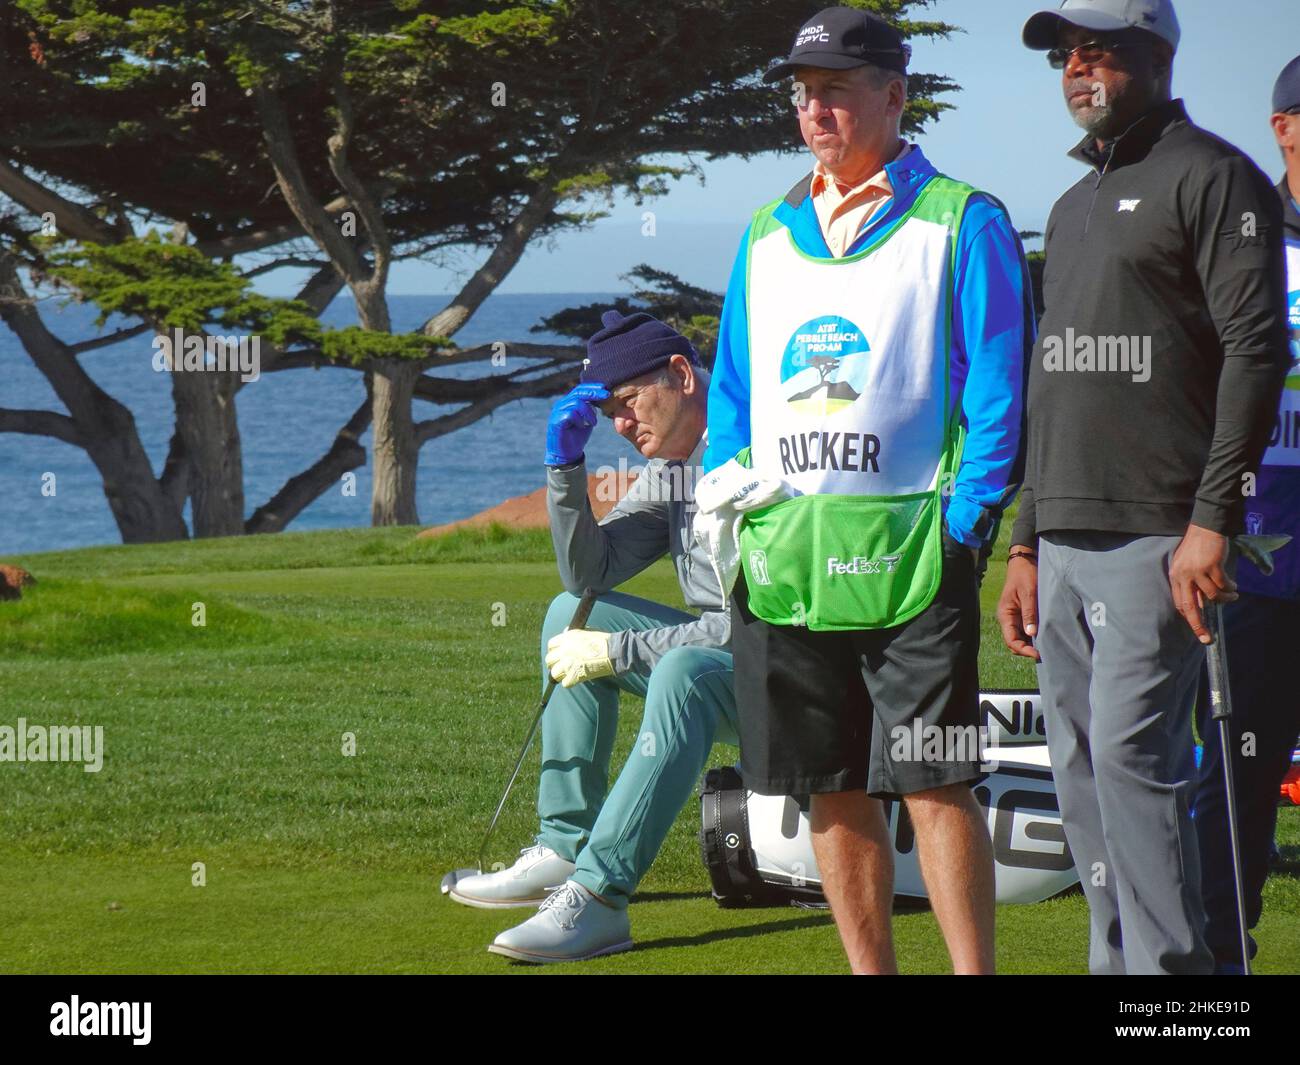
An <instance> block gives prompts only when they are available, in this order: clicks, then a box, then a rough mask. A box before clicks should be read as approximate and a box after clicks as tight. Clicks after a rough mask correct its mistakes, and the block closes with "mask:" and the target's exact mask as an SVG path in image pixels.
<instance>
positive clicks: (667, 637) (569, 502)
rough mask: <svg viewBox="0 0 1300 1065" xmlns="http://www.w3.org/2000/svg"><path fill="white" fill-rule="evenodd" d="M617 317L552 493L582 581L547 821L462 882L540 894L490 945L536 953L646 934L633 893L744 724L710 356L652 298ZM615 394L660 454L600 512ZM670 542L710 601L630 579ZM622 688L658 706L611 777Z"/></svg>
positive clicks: (560, 558) (564, 614)
mask: <svg viewBox="0 0 1300 1065" xmlns="http://www.w3.org/2000/svg"><path fill="white" fill-rule="evenodd" d="M601 321H602V324H603V328H601V329H600V330H599V331H598V332H597V333H596V334H595V335H593V336H592V337H591V339H590V340H589V341H588V342H587V354H588V358H587V360H586V364H585V367H584V369H583V371H582V375H581V379H580V383H579V384H578V386H577V387H576V388H574V389H573V390H572V391H571V392H569V393H568V394H567V395H565V396H563V397H562V398H561V399H560V400H558V401H557V402H556V404H555V407H554V409H553V411H552V413H551V419H550V423H549V425H548V427H547V436H546V459H545V461H546V466H547V475H546V487H547V491H546V503H547V510H548V512H549V515H550V523H551V536H552V539H553V540H554V544H555V556H556V561H557V562H558V564H559V570H560V578H561V580H562V582H563V584H564V587H565V589H566V590H565V591H564V592H563V593H561V594H560V595H558V596H556V598H555V600H554V601H553V602H552V603H551V607H550V610H549V611H548V613H547V615H546V621H545V623H544V624H543V626H542V641H541V654H542V657H543V659H544V662H545V664H544V667H543V677H542V680H543V683H544V682H545V680H546V678H547V676H548V675H549V676H550V677H554V678H555V679H556V680H558V681H560V684H561V687H558V688H557V689H556V690H555V692H554V694H553V695H552V696H551V700H550V702H549V703H548V704H547V707H546V711H545V713H544V715H543V718H542V773H541V782H540V784H539V786H538V792H537V815H538V820H539V829H538V833H537V836H536V839H535V841H534V843H533V844H532V845H531V846H529V847H526V848H524V849H523V850H522V851H521V852H520V855H519V859H518V860H517V861H516V862H515V863H514V864H513V865H512V866H510V867H509V868H507V869H504V870H501V871H499V872H494V873H483V874H480V875H478V876H471V877H467V878H465V879H462V880H460V881H458V882H457V883H456V884H455V885H454V886H453V888H452V889H451V891H450V895H451V897H452V898H453V899H455V900H456V901H457V902H461V903H464V904H466V905H469V906H478V907H484V908H498V907H528V908H532V909H537V910H538V912H537V913H536V914H535V915H534V916H533V917H531V918H529V919H528V920H527V921H525V922H523V923H522V924H520V925H518V926H517V927H515V928H511V929H510V930H508V931H506V932H503V933H501V935H499V936H497V938H496V940H495V942H494V943H493V944H492V945H491V946H490V947H489V948H488V949H489V950H490V951H492V952H493V953H495V954H503V955H505V956H506V957H509V958H515V959H517V960H521V961H532V962H558V961H581V960H584V959H587V958H594V957H597V956H599V955H603V954H612V953H614V952H616V951H621V950H627V949H628V948H630V947H631V946H632V939H631V931H630V927H631V926H630V922H629V919H628V913H627V906H628V900H629V898H630V896H631V895H632V893H633V891H635V890H636V886H637V884H638V883H639V882H640V880H641V878H642V877H643V876H644V875H645V873H646V870H647V869H649V868H650V864H651V862H653V861H654V857H655V855H656V854H657V853H658V851H659V847H660V845H661V844H662V843H663V840H664V837H665V836H666V835H667V833H668V830H669V828H670V827H671V826H672V823H673V820H674V818H676V816H677V814H678V813H679V812H680V811H681V809H682V806H683V805H684V804H685V803H686V801H687V799H688V798H690V796H691V795H692V793H693V790H694V787H695V783H696V781H697V780H698V779H699V776H700V773H701V772H702V770H703V769H704V764H705V761H706V760H707V758H708V755H709V751H710V749H711V748H712V746H713V743H714V740H715V739H716V740H720V741H722V742H725V743H731V744H735V743H736V742H737V740H736V734H735V725H734V721H735V699H734V696H733V693H732V685H731V654H730V652H729V651H728V649H727V645H728V642H729V640H730V633H731V624H730V619H729V617H728V614H727V606H726V601H725V598H724V596H723V594H722V591H721V588H720V587H719V584H718V579H717V577H716V576H715V575H714V571H713V569H712V567H711V565H710V562H709V558H708V556H707V554H705V552H704V549H703V548H702V547H700V546H699V545H697V544H696V542H695V538H694V535H693V531H692V522H693V520H694V514H695V506H694V502H693V485H694V482H695V480H696V477H697V475H698V472H699V462H700V458H701V455H702V453H703V450H704V446H705V435H704V427H705V415H706V409H707V408H706V402H707V400H706V396H707V392H708V383H709V374H708V372H707V371H706V370H705V369H704V367H703V365H702V363H701V361H700V357H699V355H698V353H697V352H696V350H695V348H694V347H693V346H692V345H691V343H690V341H688V340H687V339H686V338H685V337H683V336H681V335H680V334H679V333H677V332H676V331H675V330H673V329H672V328H670V327H669V326H667V325H665V324H664V323H662V322H660V321H657V320H656V319H654V318H652V317H651V316H650V315H648V314H643V313H637V314H632V315H628V316H626V317H625V316H624V315H622V314H620V313H619V312H618V311H615V310H610V311H606V312H605V313H604V315H603V316H602V318H601ZM598 410H599V411H600V412H602V413H604V414H605V415H606V416H607V417H610V418H612V420H613V423H614V429H615V430H616V431H617V432H618V434H619V435H620V436H622V437H623V438H624V439H626V440H627V441H628V442H629V443H631V444H632V445H633V446H634V447H636V449H637V450H638V451H639V452H640V453H641V454H642V455H643V456H644V457H645V458H646V459H648V460H649V462H648V463H647V465H646V468H645V470H644V472H643V473H641V474H640V476H638V477H637V479H636V480H635V481H634V482H633V485H632V487H631V488H630V489H629V490H628V492H627V494H626V495H625V496H624V497H623V499H621V500H620V501H619V502H618V503H617V504H616V505H615V506H614V508H613V509H612V510H611V511H610V513H609V514H608V515H606V516H605V518H604V519H603V520H602V521H600V522H599V523H598V522H597V521H596V519H595V517H594V516H593V514H592V511H591V504H590V502H589V500H588V479H587V466H586V462H585V457H584V449H585V448H586V445H587V441H588V440H589V439H590V437H591V433H592V430H593V428H594V427H595V425H596V422H597V420H598V418H597V411H598ZM664 555H668V556H669V557H671V559H672V562H673V566H674V567H675V569H676V571H677V578H678V581H679V582H680V584H681V589H682V596H683V598H684V600H685V602H686V604H687V605H688V606H690V607H691V608H692V609H694V610H698V611H700V612H701V613H700V614H699V615H698V616H694V615H692V614H688V613H685V612H683V611H681V610H677V609H674V608H672V607H668V606H664V605H663V604H660V603H655V602H651V601H649V600H647V599H641V598H638V597H636V596H632V595H626V594H623V593H621V592H615V591H613V590H612V589H614V588H617V587H618V586H619V585H621V584H623V583H624V582H625V581H627V580H629V579H630V578H632V577H634V576H636V575H637V574H638V573H640V572H641V571H642V570H644V569H646V568H647V567H648V566H650V565H651V564H652V563H654V562H656V561H657V560H658V559H660V558H662V557H663V556H664ZM586 588H591V589H593V590H595V591H597V592H599V593H601V594H600V595H599V598H598V599H597V600H596V603H595V606H594V608H593V609H592V612H591V617H590V619H589V621H588V624H587V627H586V628H585V629H577V630H568V631H564V627H565V625H566V624H567V623H568V622H569V620H570V619H571V618H572V616H573V613H574V610H575V607H576V606H577V603H578V598H577V597H578V596H579V595H581V593H582V591H583V590H584V589H586ZM622 692H633V693H635V694H636V695H640V696H643V697H644V698H645V713H644V716H643V717H642V720H641V725H640V728H639V729H638V731H637V740H636V743H635V745H634V746H633V748H632V752H631V754H630V755H629V757H628V761H627V763H626V765H625V766H624V767H623V770H622V772H620V773H619V775H618V779H617V780H616V781H615V782H614V786H613V787H612V788H610V789H609V793H608V795H607V794H606V785H607V781H608V777H609V768H610V758H611V755H612V751H613V747H614V738H615V733H616V731H617V726H618V714H619V696H620V693H622ZM539 903H540V904H541V905H540V909H539V908H538V904H539Z"/></svg>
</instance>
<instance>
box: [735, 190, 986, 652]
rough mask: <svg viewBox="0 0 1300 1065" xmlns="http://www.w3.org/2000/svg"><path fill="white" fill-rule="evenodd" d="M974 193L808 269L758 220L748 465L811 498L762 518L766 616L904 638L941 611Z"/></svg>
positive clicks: (929, 208)
mask: <svg viewBox="0 0 1300 1065" xmlns="http://www.w3.org/2000/svg"><path fill="white" fill-rule="evenodd" d="M974 191H975V190H974V189H972V188H971V187H970V186H969V185H965V184H962V183H960V182H956V181H953V180H952V179H950V178H947V177H944V176H942V175H935V176H934V177H932V178H931V179H930V180H929V181H927V182H926V184H925V185H924V186H923V187H922V189H921V191H920V192H919V193H918V194H917V196H916V199H915V201H914V202H913V204H912V206H911V208H910V209H909V210H908V211H907V212H906V213H905V214H904V215H903V216H902V218H901V219H899V220H898V221H897V222H896V223H895V224H894V225H893V226H891V227H890V228H889V229H888V230H887V231H885V232H884V233H883V234H882V235H880V236H879V237H877V238H876V239H875V240H874V241H873V242H872V243H871V244H869V245H868V246H867V247H865V248H863V249H862V250H861V251H858V252H855V253H854V254H852V255H848V256H845V257H844V258H841V259H834V258H831V259H825V258H818V257H814V256H811V255H807V254H805V253H804V252H803V251H801V250H800V249H799V248H798V247H796V245H795V243H794V237H793V234H792V233H791V232H790V230H789V228H788V227H787V226H786V225H785V224H783V223H782V222H781V221H779V220H778V219H776V218H775V217H774V213H775V211H776V209H777V207H778V206H780V204H781V203H782V202H783V201H782V200H774V201H773V202H772V203H769V204H767V205H766V206H765V207H763V208H761V209H760V210H759V211H758V212H757V213H756V214H755V216H754V221H753V223H752V225H751V227H750V241H749V247H748V259H747V278H746V293H747V306H746V314H747V316H748V321H749V344H750V438H751V446H750V460H751V463H752V465H753V468H754V469H755V470H756V471H759V472H761V473H763V474H764V475H766V476H770V477H779V478H781V479H782V480H784V481H785V482H786V483H787V484H790V485H793V486H794V487H795V488H797V489H798V490H799V491H800V492H801V493H803V494H802V495H800V496H797V497H795V498H794V499H790V500H786V501H784V502H781V503H778V504H775V505H774V506H771V507H768V508H765V509H762V510H757V511H754V512H752V513H751V514H749V515H748V516H747V518H746V520H745V522H744V524H743V525H742V527H741V533H740V556H741V565H742V566H743V567H744V572H745V580H746V584H747V585H748V590H749V605H750V609H751V610H752V611H753V612H754V614H755V615H757V616H758V617H760V618H762V619H763V620H764V621H767V622H769V623H771V624H774V625H807V626H808V627H809V628H811V629H815V630H843V629H873V628H887V627H890V626H894V625H899V624H902V623H903V622H905V621H908V620H909V619H911V618H914V617H916V615H918V614H920V613H921V612H922V611H923V610H925V608H926V607H927V606H929V605H930V603H931V601H932V600H933V599H934V596H935V593H936V592H937V591H938V588H939V580H940V577H941V576H942V565H943V544H942V538H941V533H942V528H943V524H942V521H943V510H942V493H943V492H944V490H945V489H947V490H949V491H950V490H951V483H952V479H953V477H954V475H955V473H956V468H957V463H958V461H959V457H960V450H961V439H960V436H961V433H960V430H959V420H958V418H957V417H956V413H955V412H954V411H952V408H951V406H950V397H949V395H948V388H949V365H948V364H949V352H950V347H951V341H952V305H953V273H954V264H955V259H956V246H957V232H958V227H959V226H960V224H961V218H962V215H963V213H964V210H965V206H966V202H967V199H968V198H969V196H970V195H971V194H972V193H973V192H974Z"/></svg>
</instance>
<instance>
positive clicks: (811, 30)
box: [763, 7, 912, 81]
mask: <svg viewBox="0 0 1300 1065" xmlns="http://www.w3.org/2000/svg"><path fill="white" fill-rule="evenodd" d="M911 58H912V49H911V47H910V46H909V45H907V44H905V43H904V42H903V36H902V34H900V33H899V32H898V30H896V29H894V27H893V26H891V25H890V24H889V23H888V22H886V21H885V20H884V19H882V18H879V17H878V16H876V15H873V14H871V13H870V12H869V11H859V10H858V9H857V8H853V7H828V8H826V10H825V11H819V12H818V13H817V14H815V15H814V16H813V17H812V18H810V19H809V20H808V21H807V22H805V23H804V25H803V27H802V28H801V29H800V30H799V33H798V35H797V36H796V37H795V39H794V47H793V48H791V49H790V55H789V57H788V58H786V59H784V60H782V61H781V62H780V63H777V64H776V65H775V66H773V67H771V68H769V70H768V71H767V73H766V74H764V75H763V80H764V81H777V80H779V79H780V78H784V77H786V76H787V75H789V74H793V73H794V68H795V67H823V68H825V69H827V70H848V69H850V68H851V67H865V66H876V67H884V68H885V69H887V70H896V71H898V73H900V74H906V73H907V61H908V60H909V59H911Z"/></svg>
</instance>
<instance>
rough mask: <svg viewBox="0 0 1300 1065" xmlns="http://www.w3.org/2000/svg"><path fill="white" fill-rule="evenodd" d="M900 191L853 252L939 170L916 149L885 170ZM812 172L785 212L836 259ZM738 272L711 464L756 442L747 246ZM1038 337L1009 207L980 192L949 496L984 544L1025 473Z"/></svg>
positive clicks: (712, 424)
mask: <svg viewBox="0 0 1300 1065" xmlns="http://www.w3.org/2000/svg"><path fill="white" fill-rule="evenodd" d="M885 172H886V173H887V174H888V175H889V180H890V183H891V184H892V186H893V189H894V195H893V198H892V199H890V200H889V202H888V203H887V204H886V205H885V208H884V210H883V211H880V210H877V212H876V214H875V215H873V216H872V217H871V218H869V219H868V221H867V223H866V225H864V226H863V228H862V230H861V232H860V233H859V234H858V237H857V239H856V240H855V241H854V243H853V245H852V246H851V247H850V248H849V249H848V251H847V253H846V254H851V253H852V252H854V251H856V250H858V249H859V248H861V247H862V245H863V244H864V243H866V242H867V241H869V240H870V239H872V237H873V235H875V234H877V233H879V232H880V231H881V230H883V229H887V228H888V227H890V226H892V225H893V224H894V223H895V222H896V221H897V220H898V219H899V218H900V217H901V216H902V215H903V214H904V213H906V211H907V210H908V208H909V207H911V205H912V203H913V201H914V200H915V199H916V195H917V193H918V192H919V191H920V190H921V188H922V186H924V185H925V183H926V182H927V181H928V180H929V179H930V178H931V177H932V176H933V175H934V174H935V173H937V171H936V170H935V168H934V167H933V166H932V165H931V163H930V161H929V160H928V159H926V158H925V155H924V154H923V153H922V152H921V150H920V149H919V148H917V147H913V149H912V151H910V152H909V153H908V154H907V156H906V157H905V158H904V159H901V160H898V161H896V162H893V163H890V164H888V165H887V166H886V167H885ZM811 179H812V175H811V173H809V174H808V175H806V176H805V177H803V178H802V179H800V181H799V183H798V184H797V185H795V187H794V189H792V190H791V192H790V195H789V196H787V198H786V201H785V202H784V203H782V204H781V205H780V206H779V207H778V208H777V210H776V218H777V220H778V221H780V222H782V223H784V224H785V225H787V226H788V227H789V228H790V231H791V233H792V234H793V237H794V240H795V242H796V243H797V244H798V245H799V247H800V248H801V249H803V251H804V252H805V253H806V254H808V255H813V256H819V257H822V258H830V257H831V252H830V249H829V248H828V247H827V246H826V239H825V237H824V236H823V235H822V230H821V225H820V223H819V222H818V220H817V212H816V209H815V208H814V206H813V200H812V197H811V196H810V195H809V190H810V187H811ZM748 243H749V230H748V228H746V230H745V234H744V236H743V237H741V240H740V250H739V252H738V253H737V255H736V260H735V264H734V265H733V267H732V270H731V280H730V282H729V283H728V285H727V295H726V299H725V301H724V303H723V305H722V323H721V326H720V328H719V331H718V352H717V357H716V359H715V361H714V366H713V379H712V383H711V385H710V387H709V447H708V450H707V451H706V452H705V455H704V469H705V470H706V471H709V470H712V469H715V468H716V467H718V466H720V465H722V464H723V463H724V462H726V461H727V460H728V459H730V458H734V457H735V455H736V453H737V452H738V451H740V449H741V448H743V447H747V446H748V445H749V444H750V429H749V325H748V322H747V320H746V315H745V249H746V246H747V245H748ZM1033 344H1034V313H1033V305H1032V295H1031V292H1030V283H1029V270H1028V267H1027V265H1026V263H1025V256H1024V251H1023V249H1022V248H1021V246H1020V238H1019V237H1018V236H1017V234H1016V231H1015V229H1014V228H1013V227H1012V225H1011V219H1010V218H1009V217H1008V215H1007V212H1006V209H1005V208H1004V207H1003V206H1002V205H1001V204H1000V203H998V201H997V200H995V199H993V198H992V197H991V196H988V195H986V194H984V193H977V194H975V195H974V196H972V197H971V200H970V202H969V204H968V205H967V208H966V214H965V217H964V218H963V220H962V224H961V230H960V235H959V238H958V246H957V272H956V290H955V293H954V303H953V348H952V360H951V366H952V387H951V389H950V392H949V395H950V396H952V397H954V404H956V403H960V404H961V410H962V423H963V424H964V426H965V428H966V444H965V448H964V450H963V452H962V460H961V465H960V467H959V468H958V470H957V477H956V481H955V482H954V484H953V490H952V494H951V495H950V496H947V497H945V515H946V519H947V525H948V531H949V532H950V533H951V534H952V535H953V536H954V537H955V538H956V539H958V540H960V541H961V542H962V543H963V544H966V545H967V546H969V547H978V546H982V545H983V544H985V543H987V542H988V541H989V540H990V539H991V538H992V537H993V536H994V535H995V533H996V531H997V521H998V519H999V518H1000V517H1001V515H1002V511H1003V510H1004V509H1005V508H1006V506H1007V505H1008V504H1009V503H1010V502H1011V500H1012V499H1013V498H1014V497H1015V494H1016V491H1017V490H1018V489H1019V487H1020V480H1021V478H1022V477H1023V470H1024V455H1023V450H1022V448H1021V438H1022V435H1023V434H1022V431H1021V430H1022V425H1023V413H1024V410H1023V405H1024V394H1025V380H1026V372H1027V369H1028V358H1029V352H1030V351H1031V350H1032V348H1033Z"/></svg>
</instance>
